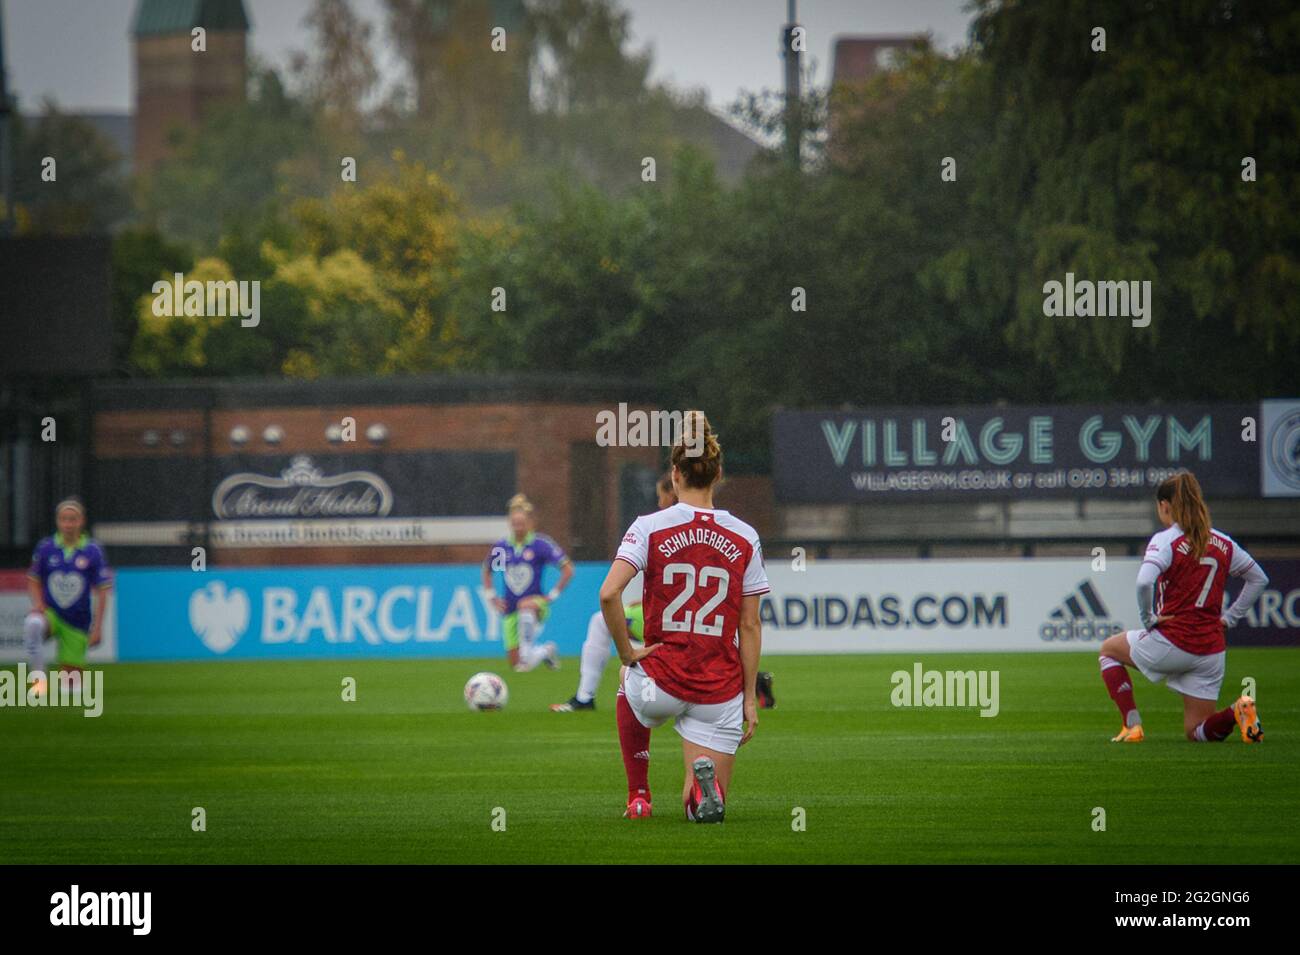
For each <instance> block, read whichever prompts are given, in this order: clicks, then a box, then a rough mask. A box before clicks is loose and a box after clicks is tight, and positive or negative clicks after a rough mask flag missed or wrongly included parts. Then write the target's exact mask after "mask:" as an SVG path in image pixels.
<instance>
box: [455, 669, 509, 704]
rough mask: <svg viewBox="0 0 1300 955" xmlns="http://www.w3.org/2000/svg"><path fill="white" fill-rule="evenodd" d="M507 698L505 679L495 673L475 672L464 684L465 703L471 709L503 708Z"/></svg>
mask: <svg viewBox="0 0 1300 955" xmlns="http://www.w3.org/2000/svg"><path fill="white" fill-rule="evenodd" d="M508 699H510V691H509V690H508V689H506V681H505V680H503V679H501V677H499V676H497V675H496V674H495V673H475V674H474V675H473V676H472V677H470V678H469V682H468V683H466V684H465V705H466V706H468V707H469V708H470V709H471V710H500V709H504V708H505V705H506V701H507V700H508Z"/></svg>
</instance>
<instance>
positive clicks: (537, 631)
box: [519, 610, 546, 670]
mask: <svg viewBox="0 0 1300 955" xmlns="http://www.w3.org/2000/svg"><path fill="white" fill-rule="evenodd" d="M541 633H542V628H541V627H540V626H539V625H538V623H537V613H536V611H533V610H520V611H519V664H520V666H522V667H523V668H524V669H527V670H531V669H533V667H535V666H537V664H539V663H541V662H542V661H543V660H544V659H546V644H544V643H542V642H541V641H540V640H538V639H537V638H538V637H539V636H541Z"/></svg>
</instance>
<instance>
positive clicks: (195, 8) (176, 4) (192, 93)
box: [131, 0, 249, 172]
mask: <svg viewBox="0 0 1300 955" xmlns="http://www.w3.org/2000/svg"><path fill="white" fill-rule="evenodd" d="M198 28H202V29H203V31H204V34H205V35H204V45H205V46H206V49H205V50H204V51H202V52H199V51H197V50H195V49H194V46H195V37H194V31H195V30H196V29H198ZM248 29H249V22H248V15H247V13H245V11H244V4H243V2H242V0H139V4H138V5H137V7H136V12H135V20H134V22H133V23H132V26H131V38H132V41H133V44H132V45H133V47H134V53H135V168H136V170H137V171H139V172H148V170H149V169H150V168H151V167H152V166H153V165H154V164H155V163H157V162H158V161H159V160H160V159H163V158H165V157H166V156H167V155H168V154H169V153H170V151H171V148H172V138H173V134H174V132H175V131H176V130H178V129H179V130H185V129H193V128H194V127H195V126H197V125H198V124H199V123H200V122H201V121H202V119H203V117H204V115H205V114H206V113H207V111H208V110H209V109H211V108H212V107H213V106H214V105H216V104H219V103H225V102H230V101H232V100H242V99H243V98H244V95H245V86H246V83H247V78H248V69H247V64H248V60H247V40H248Z"/></svg>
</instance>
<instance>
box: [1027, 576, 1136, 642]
mask: <svg viewBox="0 0 1300 955" xmlns="http://www.w3.org/2000/svg"><path fill="white" fill-rule="evenodd" d="M1109 616H1110V611H1109V610H1107V609H1106V603H1105V601H1103V600H1102V599H1101V594H1099V593H1097V590H1096V588H1095V587H1093V586H1092V581H1091V580H1087V579H1084V580H1083V581H1081V582H1080V583H1079V586H1077V587H1075V588H1074V590H1072V591H1070V593H1068V594H1066V595H1065V600H1064V601H1063V602H1062V604H1061V606H1059V607H1057V608H1056V609H1055V610H1053V611H1052V612H1051V613H1050V614H1049V615H1048V618H1047V620H1045V621H1043V623H1042V624H1041V625H1040V626H1039V628H1038V635H1039V636H1040V637H1042V638H1043V639H1044V640H1105V639H1106V638H1107V637H1109V636H1110V635H1111V634H1114V633H1122V632H1123V630H1124V625H1123V624H1122V623H1121V622H1120V621H1118V620H1107V619H1106V618H1107V617H1109Z"/></svg>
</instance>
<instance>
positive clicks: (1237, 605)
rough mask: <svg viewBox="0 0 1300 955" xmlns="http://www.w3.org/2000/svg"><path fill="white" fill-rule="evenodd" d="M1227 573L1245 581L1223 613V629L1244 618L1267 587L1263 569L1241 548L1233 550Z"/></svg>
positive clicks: (1234, 624) (1233, 625) (1266, 577)
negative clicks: (1239, 591) (1235, 597)
mask: <svg viewBox="0 0 1300 955" xmlns="http://www.w3.org/2000/svg"><path fill="white" fill-rule="evenodd" d="M1228 573H1229V574H1231V575H1232V576H1233V577H1244V578H1245V579H1246V583H1245V584H1244V585H1243V586H1242V588H1241V593H1239V594H1237V599H1236V600H1234V601H1233V602H1232V605H1231V606H1230V607H1228V609H1227V610H1225V611H1223V616H1222V617H1221V618H1220V619H1221V620H1222V621H1223V625H1224V626H1225V627H1235V626H1236V625H1237V623H1238V621H1240V620H1241V618H1242V617H1244V616H1246V611H1247V610H1249V609H1250V605H1251V604H1253V603H1254V602H1255V598H1256V597H1258V596H1259V595H1260V592H1261V591H1263V589H1264V588H1265V587H1267V586H1268V574H1266V573H1264V568H1263V567H1260V566H1259V564H1257V563H1255V560H1254V558H1252V557H1251V556H1250V555H1249V554H1247V553H1246V551H1245V548H1242V547H1235V548H1233V552H1232V565H1231V566H1230V567H1229V568H1228Z"/></svg>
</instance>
